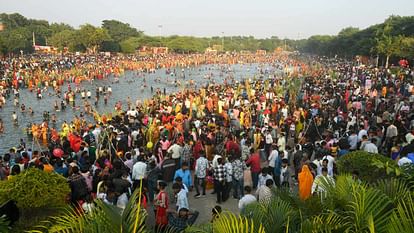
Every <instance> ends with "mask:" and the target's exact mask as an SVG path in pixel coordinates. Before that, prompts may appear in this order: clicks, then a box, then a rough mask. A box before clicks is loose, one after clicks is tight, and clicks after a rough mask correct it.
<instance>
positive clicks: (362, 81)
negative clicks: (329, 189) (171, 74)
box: [0, 55, 414, 230]
mask: <svg viewBox="0 0 414 233" xmlns="http://www.w3.org/2000/svg"><path fill="white" fill-rule="evenodd" d="M24 60H25V59H18V61H17V62H16V61H12V62H10V61H2V62H3V63H2V65H3V66H4V65H5V64H6V65H7V67H6V70H7V71H6V72H5V74H4V77H6V78H4V79H5V80H4V79H3V85H2V86H3V89H2V90H3V92H2V93H3V94H4V93H7V91H10V90H12V91H14V92H16V90H17V92H18V90H19V87H21V85H23V86H25V87H27V88H34V87H35V86H36V87H37V88H40V89H42V88H44V87H47V86H48V85H50V86H53V87H54V88H55V89H56V92H59V87H60V86H62V85H63V83H65V82H67V81H68V80H69V79H75V80H76V79H77V78H79V77H83V78H80V80H79V81H78V84H79V85H81V81H82V80H88V81H90V80H91V79H95V78H105V75H109V74H115V75H119V76H121V75H122V72H123V70H124V69H132V70H135V71H139V70H140V71H143V72H144V71H145V72H153V71H152V69H157V68H161V67H162V68H167V69H171V70H173V69H174V67H177V66H179V67H187V66H197V65H201V64H217V63H220V64H221V63H224V64H234V63H243V62H246V63H249V62H256V63H269V64H274V65H275V66H276V61H277V64H278V65H280V64H282V66H281V67H282V69H283V68H284V67H289V68H291V69H290V71H287V70H285V71H284V72H283V75H276V74H267V75H261V76H259V77H257V78H254V79H245V80H242V81H236V80H230V81H229V82H227V83H225V84H222V85H214V84H210V85H209V84H206V85H201V86H200V88H198V89H184V90H182V91H178V92H176V93H171V94H168V93H165V95H164V94H161V93H157V94H155V95H154V97H153V98H152V99H149V100H147V101H136V102H135V103H133V102H132V101H130V104H127V106H122V105H117V106H116V110H117V111H116V112H117V114H114V115H100V114H99V113H97V112H93V111H90V112H91V114H93V116H94V121H93V122H88V121H87V120H85V119H84V118H82V119H80V118H75V119H74V120H73V121H72V122H71V123H66V122H65V123H63V124H62V126H61V127H60V129H57V128H58V127H56V128H53V132H51V133H50V134H45V136H44V137H46V139H47V141H48V149H47V150H44V151H34V150H33V148H28V147H27V145H26V144H25V142H23V141H21V143H20V144H19V145H18V146H16V147H15V148H11V149H10V151H9V152H8V153H6V154H4V155H3V156H2V161H1V163H0V164H1V167H0V177H1V179H7V177H10V176H14V175H17V174H18V173H20V172H22V171H23V170H24V169H27V167H38V168H40V169H43V170H45V171H47V172H56V173H59V174H62V175H63V176H65V177H67V178H68V182H69V184H70V187H71V190H72V192H71V201H72V203H74V204H80V205H81V206H83V207H84V209H85V211H87V210H88V208H89V207H88V206H90V205H92V204H91V203H92V202H91V200H93V199H94V198H99V199H102V200H103V201H104V202H106V203H108V204H114V205H117V206H119V207H120V208H124V207H125V205H126V203H127V202H128V198H129V196H130V195H131V193H132V192H133V191H134V190H135V189H137V188H140V187H141V186H143V189H142V190H143V202H142V206H143V208H146V209H149V208H154V210H155V223H156V226H157V227H158V228H164V227H165V226H167V225H170V226H172V227H175V228H176V229H178V230H182V229H183V228H185V227H186V226H187V225H191V224H192V223H194V221H195V220H196V218H197V216H198V212H197V211H193V210H192V208H190V205H189V204H190V203H189V201H188V195H194V197H195V198H203V197H204V196H205V195H209V194H207V189H212V193H214V194H215V195H216V197H217V204H218V205H220V204H222V203H223V202H226V201H227V200H228V199H229V198H236V199H239V208H240V210H241V211H243V209H244V207H245V206H246V205H247V204H249V203H252V202H256V201H258V202H261V203H264V204H266V203H267V202H268V201H269V200H270V199H271V196H272V192H271V189H272V188H273V187H278V188H282V187H286V188H289V189H291V190H292V192H293V187H296V186H298V195H299V197H300V198H301V199H302V200H306V199H307V198H309V197H310V196H311V195H312V194H313V193H315V192H323V190H321V188H320V186H318V183H319V182H321V180H322V179H329V180H331V181H332V182H334V176H335V173H336V169H335V167H336V166H335V160H336V159H337V158H339V157H341V156H344V155H346V154H347V153H349V152H352V151H356V150H363V151H366V152H369V153H380V154H382V155H384V156H386V157H390V158H392V159H393V160H396V161H398V164H399V165H403V164H407V163H413V160H414V140H413V139H414V114H413V111H412V109H413V108H414V70H413V69H411V68H409V67H394V68H393V69H392V70H390V69H383V68H375V67H369V66H354V65H353V64H352V62H345V61H338V60H330V59H322V60H317V61H316V60H306V59H301V61H299V60H295V59H292V58H288V57H277V56H275V55H271V56H270V55H269V56H254V55H251V56H241V55H222V56H204V55H169V56H161V57H152V58H131V57H129V58H128V57H125V58H120V57H115V58H110V59H109V58H92V57H87V56H85V57H83V58H74V57H72V58H68V59H61V60H59V59H58V60H53V61H47V60H45V59H41V58H33V60H30V59H28V60H26V61H27V62H23V61H24ZM33 64H37V65H33ZM22 65H23V66H22ZM16 66H17V67H26V68H27V69H25V70H26V71H25V72H26V73H24V72H21V71H18V72H17V71H16V70H19V69H16ZM45 67H48V68H45ZM20 70H22V69H21V68H20ZM27 70H29V71H27ZM76 72H78V73H76ZM75 74H77V75H75ZM101 76H102V77H101ZM46 77H47V78H46ZM21 80H22V81H21ZM30 82H32V84H31V85H30V84H29V83H30ZM39 82H40V84H39ZM21 83H23V84H21ZM75 83H76V81H75ZM114 85H116V84H114ZM91 95H92V94H91ZM91 95H89V94H87V93H86V94H85V96H86V98H88V96H91ZM99 95H100V93H99V91H98V92H96V94H95V97H97V98H99ZM16 98H18V96H17V97H16ZM49 121H51V119H47V118H46V119H45V121H44V122H43V123H42V124H48V123H49ZM354 175H357V173H355V174H354ZM170 182H172V184H171V183H170ZM167 186H171V187H172V192H173V193H168V192H167V189H166V187H167ZM171 197H173V198H171ZM170 199H172V200H170ZM172 203H175V206H171V205H170V204H172ZM191 204H192V205H193V204H195V203H191ZM210 208H211V207H210ZM218 209H220V207H219V206H217V207H215V208H214V209H213V212H214V211H216V212H217V211H218Z"/></svg>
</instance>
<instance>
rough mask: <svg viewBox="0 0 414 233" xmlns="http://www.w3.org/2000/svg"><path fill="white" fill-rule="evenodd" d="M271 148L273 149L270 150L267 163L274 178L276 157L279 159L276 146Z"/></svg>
mask: <svg viewBox="0 0 414 233" xmlns="http://www.w3.org/2000/svg"><path fill="white" fill-rule="evenodd" d="M272 147H273V149H272V152H270V156H269V158H268V161H269V169H270V174H272V175H273V176H274V175H275V174H274V171H275V166H276V164H275V162H276V159H277V157H279V151H278V150H277V145H275V144H273V146H272Z"/></svg>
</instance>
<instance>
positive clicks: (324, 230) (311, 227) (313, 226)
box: [300, 212, 345, 233]
mask: <svg viewBox="0 0 414 233" xmlns="http://www.w3.org/2000/svg"><path fill="white" fill-rule="evenodd" d="M344 224H345V221H344V219H343V218H342V216H340V215H338V214H336V213H335V212H330V213H327V214H321V215H318V216H314V217H312V218H310V219H307V220H305V221H303V222H302V225H301V230H300V232H302V233H315V232H318V233H331V232H342V230H341V229H343V227H344Z"/></svg>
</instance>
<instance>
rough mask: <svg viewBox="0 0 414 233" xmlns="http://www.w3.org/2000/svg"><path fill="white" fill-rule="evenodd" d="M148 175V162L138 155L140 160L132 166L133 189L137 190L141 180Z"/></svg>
mask: <svg viewBox="0 0 414 233" xmlns="http://www.w3.org/2000/svg"><path fill="white" fill-rule="evenodd" d="M146 175H147V164H146V163H144V161H143V158H142V157H141V156H140V157H138V162H136V163H135V164H134V166H133V167H132V181H133V189H134V190H135V189H136V188H137V187H139V185H140V181H141V180H143V179H145V178H146Z"/></svg>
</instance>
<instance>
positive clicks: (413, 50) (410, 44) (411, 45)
mask: <svg viewBox="0 0 414 233" xmlns="http://www.w3.org/2000/svg"><path fill="white" fill-rule="evenodd" d="M398 55H399V56H401V57H414V37H402V38H401V46H400V50H399V54H398Z"/></svg>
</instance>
